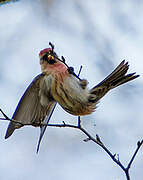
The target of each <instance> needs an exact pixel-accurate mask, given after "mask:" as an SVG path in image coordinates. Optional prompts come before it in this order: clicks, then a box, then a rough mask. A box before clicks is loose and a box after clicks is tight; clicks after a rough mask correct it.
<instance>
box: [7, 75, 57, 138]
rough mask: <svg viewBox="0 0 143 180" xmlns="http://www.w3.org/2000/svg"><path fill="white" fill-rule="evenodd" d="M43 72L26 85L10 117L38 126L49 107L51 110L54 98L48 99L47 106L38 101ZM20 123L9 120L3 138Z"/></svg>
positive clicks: (42, 82)
mask: <svg viewBox="0 0 143 180" xmlns="http://www.w3.org/2000/svg"><path fill="white" fill-rule="evenodd" d="M44 76H45V75H44V74H39V75H38V76H36V77H35V78H34V80H33V81H32V83H31V84H30V85H29V86H28V88H27V89H26V91H25V93H24V94H23V96H22V97H21V99H20V101H19V103H18V105H17V108H16V110H15V112H14V114H13V116H12V119H14V120H16V121H18V122H20V123H22V124H31V125H33V126H40V123H41V122H42V121H43V120H44V119H45V117H46V116H48V114H49V113H50V112H49V109H50V111H52V107H53V104H55V101H54V100H51V101H49V103H48V104H47V106H44V107H43V106H42V105H41V103H40V98H41V97H40V96H39V95H40V90H41V88H42V86H43V84H44ZM20 123H15V122H10V123H9V126H8V128H7V131H6V135H5V138H8V137H9V136H11V135H12V133H13V132H14V130H15V129H17V128H20V127H22V126H23V125H21V124H20Z"/></svg>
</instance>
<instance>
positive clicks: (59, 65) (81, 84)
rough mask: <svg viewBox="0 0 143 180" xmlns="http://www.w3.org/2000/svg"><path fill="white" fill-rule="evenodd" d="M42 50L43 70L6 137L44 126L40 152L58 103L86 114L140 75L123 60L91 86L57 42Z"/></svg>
mask: <svg viewBox="0 0 143 180" xmlns="http://www.w3.org/2000/svg"><path fill="white" fill-rule="evenodd" d="M49 45H50V47H49V48H45V49H43V50H41V51H40V53H39V58H40V66H41V73H40V74H39V75H37V76H36V77H35V78H34V79H33V81H32V82H31V84H30V85H29V86H28V88H27V89H26V91H25V92H24V94H23V96H22V97H21V99H20V101H19V103H18V105H17V107H16V110H15V112H14V114H13V116H12V119H13V120H15V121H16V122H13V121H11V122H10V123H9V125H8V128H7V131H6V135H5V138H8V137H10V136H11V135H12V134H13V132H14V130H15V129H18V128H21V127H22V126H23V125H24V124H28V123H29V124H31V125H32V126H35V127H40V130H41V132H40V138H39V141H38V146H37V152H38V151H39V146H40V143H41V140H42V137H43V135H44V132H45V130H46V127H47V126H44V125H42V124H43V123H44V124H48V123H49V120H50V118H51V116H52V114H53V112H54V109H55V107H56V104H57V103H58V104H59V105H60V106H61V107H62V108H63V109H64V110H65V111H66V112H68V113H69V114H72V115H74V116H85V115H88V114H91V113H93V112H94V111H95V109H96V107H97V103H98V102H99V100H100V99H101V98H102V97H103V96H104V95H105V94H107V92H109V91H110V90H111V89H114V88H116V87H118V86H120V85H122V84H124V83H127V82H129V81H131V80H133V79H136V78H137V77H139V75H136V73H135V72H134V73H129V74H127V71H128V69H129V64H128V62H126V61H125V60H123V61H122V62H121V63H120V64H119V65H118V66H117V67H116V68H115V69H114V71H113V72H112V73H111V74H109V75H108V76H107V77H106V78H105V79H104V80H103V81H101V82H100V83H99V84H97V85H95V86H94V87H92V88H88V81H87V80H86V79H80V78H79V76H78V75H76V73H75V72H74V69H73V67H69V66H68V65H67V64H66V62H65V58H64V57H63V56H62V58H59V57H58V55H57V54H56V52H55V51H54V45H53V44H52V43H51V42H50V43H49Z"/></svg>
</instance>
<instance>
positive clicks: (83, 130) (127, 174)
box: [0, 109, 143, 180]
mask: <svg viewBox="0 0 143 180" xmlns="http://www.w3.org/2000/svg"><path fill="white" fill-rule="evenodd" d="M0 112H1V113H2V114H3V116H4V117H5V118H0V120H8V121H12V122H15V123H19V124H21V125H23V126H25V125H32V124H30V123H29V124H23V123H20V122H18V121H16V120H14V119H10V118H9V117H8V116H7V115H6V114H5V113H4V112H3V111H2V110H1V109H0ZM41 125H42V126H50V127H60V128H62V127H65V128H74V129H78V130H80V131H81V132H83V133H84V134H85V135H86V136H87V138H86V139H84V142H88V141H89V140H91V141H93V142H94V143H96V144H97V145H99V146H100V147H101V148H102V149H103V150H104V151H105V152H106V153H107V154H108V155H109V156H110V157H111V159H112V160H113V161H114V162H115V163H116V164H117V165H118V166H119V167H120V168H121V169H122V170H123V171H124V173H125V175H126V179H127V180H130V176H129V169H130V168H131V165H132V163H133V161H134V159H135V157H136V155H137V153H138V151H139V149H140V148H141V146H142V145H143V140H142V141H138V143H137V148H136V150H135V152H134V154H133V156H132V158H131V160H130V161H129V163H128V165H127V167H125V166H124V165H123V164H122V163H121V162H120V159H119V154H117V155H116V153H114V154H113V153H112V152H111V151H110V150H109V149H108V148H107V147H106V146H105V145H104V144H103V142H102V141H101V138H100V137H99V135H98V134H96V138H94V137H93V136H91V135H90V134H89V133H88V131H87V130H85V129H84V128H83V127H82V125H81V118H80V116H78V124H77V125H72V124H66V123H65V121H63V124H44V123H42V124H41Z"/></svg>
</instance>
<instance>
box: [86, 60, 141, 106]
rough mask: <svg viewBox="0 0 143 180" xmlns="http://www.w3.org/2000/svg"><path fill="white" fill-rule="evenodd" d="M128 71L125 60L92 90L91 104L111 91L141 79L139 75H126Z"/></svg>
mask: <svg viewBox="0 0 143 180" xmlns="http://www.w3.org/2000/svg"><path fill="white" fill-rule="evenodd" d="M128 69H129V65H128V62H125V60H123V61H122V62H121V63H120V64H119V65H118V66H117V68H116V69H115V70H114V71H113V72H112V73H111V74H109V75H108V76H107V77H106V78H105V79H104V80H103V81H101V82H100V83H99V84H97V85H96V86H94V87H93V88H92V89H91V90H90V96H89V102H93V103H94V102H97V101H98V100H99V99H101V98H102V97H103V96H104V95H105V94H106V93H107V92H108V91H109V90H110V89H113V88H115V87H117V86H119V85H122V84H124V83H126V82H128V81H131V80H133V79H135V78H137V77H139V75H135V74H136V73H130V74H127V75H126V73H127V71H128Z"/></svg>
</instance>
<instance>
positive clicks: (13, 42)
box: [0, 0, 143, 180]
mask: <svg viewBox="0 0 143 180" xmlns="http://www.w3.org/2000/svg"><path fill="white" fill-rule="evenodd" d="M0 22H1V23H0V108H2V109H3V111H4V112H5V113H6V114H7V115H8V116H9V117H11V116H12V114H13V112H14V110H15V108H16V105H17V103H18V101H19V99H20V97H21V96H22V94H23V92H24V91H25V89H26V87H27V86H28V85H29V83H30V82H31V81H32V79H33V78H34V77H35V76H36V75H37V74H39V73H40V66H39V57H38V54H39V51H40V50H41V49H43V48H47V47H48V43H49V41H51V42H52V43H54V44H55V51H56V52H57V54H58V55H59V56H61V55H64V56H65V58H66V59H67V62H68V64H69V65H72V66H74V67H75V71H76V72H78V70H79V67H80V65H83V70H82V73H81V77H82V78H87V79H88V81H89V87H92V86H93V85H95V84H97V83H99V82H100V81H101V80H103V79H104V78H105V76H107V75H108V74H109V73H111V71H112V70H113V69H114V68H115V67H116V66H117V65H118V64H119V63H120V62H121V61H122V60H123V59H126V60H127V61H129V64H130V71H129V72H137V74H140V75H141V76H140V78H138V79H136V80H135V81H132V82H130V83H128V84H126V85H123V86H121V87H119V88H117V89H115V90H112V91H111V92H110V93H109V94H108V95H106V96H105V97H104V98H103V99H102V100H101V101H100V104H99V105H98V108H97V110H96V112H95V113H93V114H92V115H89V116H86V117H83V118H82V125H83V126H84V127H85V128H86V129H87V130H88V131H89V132H90V133H91V134H92V135H93V136H95V135H96V133H98V134H99V136H100V137H101V139H102V141H103V142H104V144H105V145H106V146H107V147H109V149H110V150H111V151H112V152H113V153H117V154H119V155H120V160H121V161H122V162H123V163H124V164H127V163H128V161H129V159H130V158H131V156H132V153H133V152H134V150H135V148H136V143H137V141H138V140H141V139H142V138H143V119H142V116H143V78H142V76H143V59H142V58H143V1H142V0H136V1H130V0H120V1H114V0H108V1H107V0H101V1H98V0H89V1H82V0H61V1H58V0H35V1H32V0H31V1H28V0H25V1H24V0H21V1H18V2H16V3H9V4H5V5H1V6H0ZM0 117H2V116H0ZM63 120H64V121H65V122H67V123H73V124H75V123H76V122H77V118H76V117H74V116H72V115H69V114H68V113H66V112H64V110H62V108H61V107H60V106H57V108H56V110H55V113H54V115H53V116H52V119H51V123H57V122H58V123H61V122H62V121H63ZM95 124H96V126H95ZM7 126H8V122H3V121H1V122H0V180H25V179H27V180H31V179H34V180H41V179H42V180H47V179H48V180H51V179H52V180H57V179H58V180H73V179H74V180H79V179H82V180H86V179H88V180H95V179H101V180H107V179H108V180H123V179H125V175H124V173H123V172H122V170H121V169H120V168H119V167H118V166H117V165H116V164H115V163H114V162H113V161H112V160H111V159H110V158H109V157H108V156H107V154H106V153H105V152H104V151H103V150H102V149H101V148H100V147H98V146H97V145H96V144H94V143H92V142H87V143H85V142H83V139H85V138H86V136H85V135H83V134H82V133H80V132H79V131H77V130H73V129H66V128H50V127H48V128H47V131H46V133H45V136H44V138H43V141H42V143H41V147H40V152H39V154H38V155H37V154H36V146H37V142H38V138H39V132H40V131H39V128H34V127H23V128H21V129H19V130H16V131H15V133H14V134H13V135H12V136H11V137H10V138H9V139H7V140H5V139H4V136H5V132H6V129H7ZM130 175H131V179H133V180H134V179H135V180H141V179H142V177H143V148H142V149H141V150H140V151H139V153H138V155H137V157H136V159H135V161H134V163H133V166H132V168H131V172H130Z"/></svg>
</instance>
